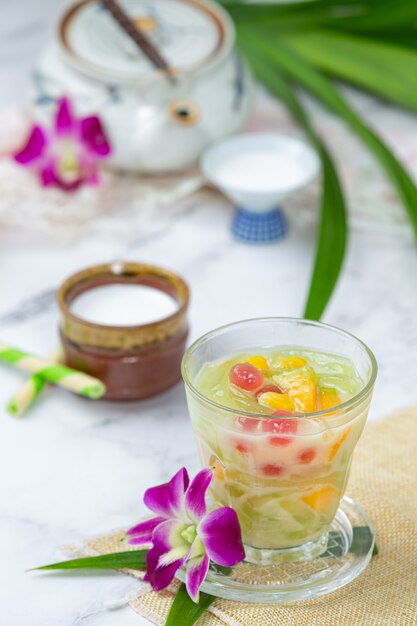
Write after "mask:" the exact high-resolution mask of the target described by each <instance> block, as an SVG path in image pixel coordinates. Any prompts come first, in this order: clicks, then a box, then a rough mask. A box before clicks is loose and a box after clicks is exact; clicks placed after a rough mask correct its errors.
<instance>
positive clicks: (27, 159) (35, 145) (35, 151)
mask: <svg viewBox="0 0 417 626" xmlns="http://www.w3.org/2000/svg"><path fill="white" fill-rule="evenodd" d="M47 143H48V140H47V136H46V133H45V131H44V130H43V128H41V127H40V126H34V127H33V129H32V132H31V134H30V136H29V138H28V140H27V142H26V145H25V146H24V148H23V149H22V150H21V151H20V152H18V153H17V154H15V155H14V159H15V161H17V162H18V163H21V164H22V165H27V164H29V163H32V162H33V161H36V160H37V159H38V158H39V157H40V156H42V154H43V151H44V149H45V147H46V145H47Z"/></svg>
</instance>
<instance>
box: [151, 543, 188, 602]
mask: <svg viewBox="0 0 417 626" xmlns="http://www.w3.org/2000/svg"><path fill="white" fill-rule="evenodd" d="M163 554H164V552H163V550H161V549H160V548H158V547H156V546H155V547H153V548H151V549H150V550H148V553H147V554H146V574H145V576H144V580H146V581H147V582H149V583H150V584H151V586H152V589H154V590H155V591H161V589H165V587H168V585H169V584H170V583H171V582H172V581H173V579H174V576H175V574H176V572H177V570H179V568H180V567H181V566H182V565H183V564H184V562H185V557H184V558H180V559H178V560H176V561H174V562H172V563H170V564H169V565H167V566H165V567H158V565H159V561H160V558H161V556H162V555H163Z"/></svg>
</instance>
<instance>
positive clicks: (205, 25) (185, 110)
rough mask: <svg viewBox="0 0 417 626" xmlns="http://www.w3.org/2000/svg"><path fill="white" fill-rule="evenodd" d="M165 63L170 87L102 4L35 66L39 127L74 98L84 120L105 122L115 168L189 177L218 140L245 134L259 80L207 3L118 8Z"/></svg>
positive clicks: (80, 7) (157, 0)
mask: <svg viewBox="0 0 417 626" xmlns="http://www.w3.org/2000/svg"><path fill="white" fill-rule="evenodd" d="M120 4H121V6H122V7H123V8H124V10H125V11H126V12H127V13H128V15H129V16H130V18H131V19H132V20H133V21H135V22H136V23H137V24H138V25H139V26H140V28H141V29H142V30H143V32H145V33H146V34H147V35H148V37H150V38H151V39H152V41H153V43H154V44H155V45H156V46H157V48H158V49H159V50H160V51H161V53H162V54H163V56H164V57H165V58H166V59H167V61H168V63H169V65H170V67H172V68H173V69H174V70H175V72H176V76H177V80H176V83H175V84H174V85H173V84H171V83H170V82H169V81H168V80H167V78H166V77H165V76H164V75H163V74H161V72H160V71H158V70H155V69H154V68H153V67H152V65H151V63H150V61H149V60H148V59H147V58H146V57H145V56H144V55H143V53H142V52H141V51H140V50H138V48H137V47H136V45H135V43H134V42H132V41H131V40H130V38H129V37H128V36H127V35H126V34H125V32H124V31H123V30H122V29H121V28H120V26H119V25H118V24H117V23H116V22H114V21H113V19H112V18H111V16H110V15H109V13H108V12H107V11H106V10H105V9H104V8H103V7H102V6H101V4H100V2H97V1H96V0H83V1H82V2H79V3H78V4H76V5H74V6H72V7H71V8H70V9H69V11H68V12H67V13H66V14H65V15H64V16H63V18H62V20H61V22H60V24H59V31H58V37H57V38H56V40H55V41H53V42H52V43H50V45H48V47H47V48H46V50H45V51H44V53H43V54H42V55H41V57H40V59H39V61H38V63H37V64H36V67H35V70H34V73H33V81H32V101H33V103H34V105H35V111H36V115H37V117H38V118H39V119H40V120H43V121H46V120H48V119H50V117H51V115H52V112H53V110H54V108H55V105H56V100H57V99H58V98H59V97H60V96H62V95H64V94H66V95H69V96H70V98H71V100H72V102H73V105H74V107H75V110H76V113H77V115H87V114H93V113H95V114H97V115H99V116H100V119H101V120H102V122H103V124H104V126H105V129H106V132H107V134H108V136H109V139H110V142H111V144H112V148H113V152H112V157H111V159H110V160H109V164H111V165H113V166H114V167H117V168H121V169H126V170H133V171H141V172H155V173H158V172H171V171H175V170H181V169H183V168H185V167H187V166H189V165H191V164H192V163H194V162H195V161H196V160H197V158H198V157H199V155H200V153H201V152H202V150H203V149H204V148H205V147H206V146H207V145H209V144H210V143H212V142H213V141H215V140H217V139H219V138H221V137H223V136H225V135H228V134H230V133H233V132H236V131H237V130H239V129H240V128H241V127H242V125H243V124H244V122H245V121H246V119H247V117H248V114H249V110H250V103H251V92H252V80H251V76H250V74H249V72H248V69H247V66H246V64H245V63H244V61H243V60H242V59H241V58H240V57H239V56H238V55H237V54H236V52H235V50H234V43H235V31H234V26H233V23H232V21H231V19H230V18H229V16H228V15H227V13H226V12H225V11H224V10H223V9H222V8H221V7H220V6H219V5H217V4H216V3H214V2H209V1H207V0H152V2H149V1H147V0H120Z"/></svg>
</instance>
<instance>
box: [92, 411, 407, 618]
mask: <svg viewBox="0 0 417 626" xmlns="http://www.w3.org/2000/svg"><path fill="white" fill-rule="evenodd" d="M348 493H349V495H351V496H352V497H353V498H354V499H355V500H357V502H358V503H360V505H361V506H362V507H363V508H364V509H365V510H366V512H367V513H368V515H369V516H370V518H371V520H372V522H373V525H374V528H375V533H376V537H377V543H378V548H379V555H378V556H377V557H374V558H373V559H372V561H371V563H370V565H369V566H368V567H367V569H366V570H365V572H364V573H363V574H362V575H361V576H359V578H357V579H356V580H355V581H354V582H352V583H351V584H350V585H348V586H347V587H345V588H344V589H341V590H340V591H336V592H334V593H332V594H329V595H327V596H323V597H321V598H317V599H316V600H308V601H303V602H299V603H296V604H287V605H282V604H281V605H255V604H247V603H238V602H231V601H227V600H222V599H218V600H216V601H215V602H214V603H213V605H212V606H211V607H210V609H209V611H208V612H207V613H206V614H205V615H203V616H202V617H201V618H200V621H199V622H198V624H199V626H224V625H225V624H227V625H228V626H413V625H417V407H416V406H414V407H411V408H409V409H405V410H403V411H400V412H398V413H396V414H395V415H392V416H390V417H389V418H386V419H384V420H383V421H381V422H378V423H376V424H372V425H369V426H368V427H367V428H366V429H365V432H364V435H363V437H362V439H361V441H360V443H359V444H358V447H357V450H356V452H355V458H354V462H353V467H352V474H351V478H350V482H349V487H348ZM120 537H121V532H113V533H111V534H109V535H107V536H104V537H99V538H97V539H94V540H92V541H90V542H89V543H88V544H86V546H85V547H84V549H83V553H84V554H97V553H100V554H101V553H107V552H115V551H118V550H120ZM129 573H131V574H132V575H134V576H136V577H137V578H141V576H142V575H141V574H140V573H138V572H129ZM175 589H176V583H175V584H174V585H173V586H172V587H171V588H170V589H169V590H166V591H164V592H160V593H155V592H153V591H149V587H148V586H147V585H146V584H145V583H142V582H141V583H139V589H138V594H137V596H136V597H135V598H134V599H133V600H131V602H130V605H131V607H132V608H133V609H134V610H135V611H136V612H137V613H139V614H140V615H143V616H144V617H146V618H148V619H149V620H150V621H152V622H153V623H155V624H161V625H162V624H164V623H165V618H166V615H167V613H168V610H169V607H170V605H171V602H172V598H173V592H174V591H175ZM116 622H117V618H116V617H115V623H116ZM176 626H182V625H181V624H178V625H176Z"/></svg>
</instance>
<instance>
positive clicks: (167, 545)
mask: <svg viewBox="0 0 417 626" xmlns="http://www.w3.org/2000/svg"><path fill="white" fill-rule="evenodd" d="M183 529H184V524H183V523H181V522H179V521H177V520H167V521H166V522H163V523H162V524H159V525H158V526H157V527H156V528H155V530H154V532H153V534H152V542H153V547H152V548H151V549H150V550H149V552H148V553H147V555H146V575H145V580H147V581H148V582H150V583H151V585H152V588H153V589H155V590H156V591H159V590H160V589H164V588H165V587H166V586H167V585H169V584H170V582H171V581H172V579H173V578H174V576H175V572H176V571H177V570H178V569H179V568H180V567H181V566H182V565H183V563H184V562H185V560H186V558H187V555H188V553H189V551H190V545H189V544H187V542H186V541H184V539H183V538H182V537H181V532H182V530H183Z"/></svg>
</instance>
